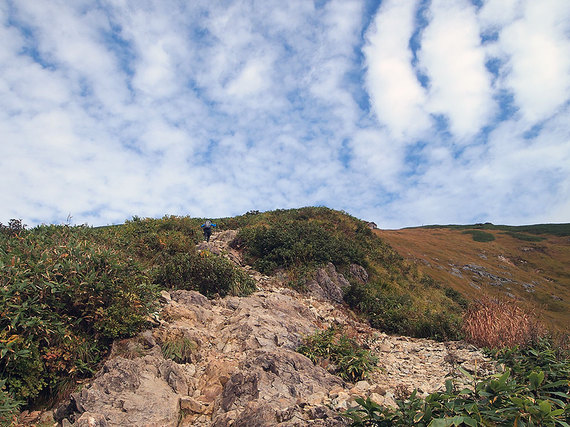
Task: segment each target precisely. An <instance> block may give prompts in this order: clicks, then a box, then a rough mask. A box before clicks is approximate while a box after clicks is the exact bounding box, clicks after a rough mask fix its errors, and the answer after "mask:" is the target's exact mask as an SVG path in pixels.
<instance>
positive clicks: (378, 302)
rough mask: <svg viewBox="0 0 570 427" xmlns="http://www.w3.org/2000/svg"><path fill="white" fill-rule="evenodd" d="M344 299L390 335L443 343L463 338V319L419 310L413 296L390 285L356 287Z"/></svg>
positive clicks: (375, 325) (442, 312)
mask: <svg viewBox="0 0 570 427" xmlns="http://www.w3.org/2000/svg"><path fill="white" fill-rule="evenodd" d="M345 299H346V301H347V303H348V304H349V305H350V306H351V307H354V308H356V309H357V310H358V311H360V312H362V313H364V314H365V315H366V317H367V318H368V319H369V321H370V325H371V326H372V327H374V328H377V329H380V330H382V331H385V332H388V333H394V334H402V335H409V336H415V337H419V338H434V339H437V340H443V341H445V340H453V339H460V338H461V337H462V334H461V316H459V315H458V314H455V313H453V312H450V311H444V310H441V311H436V310H432V309H429V308H428V309H422V310H420V309H418V307H417V306H416V304H415V303H414V300H413V298H412V296H411V295H410V294H407V293H398V292H397V291H395V290H394V289H392V288H391V287H390V286H388V285H381V284H377V283H370V284H366V285H363V284H358V283H353V284H352V285H351V288H350V289H349V291H348V293H347V295H346V296H345Z"/></svg>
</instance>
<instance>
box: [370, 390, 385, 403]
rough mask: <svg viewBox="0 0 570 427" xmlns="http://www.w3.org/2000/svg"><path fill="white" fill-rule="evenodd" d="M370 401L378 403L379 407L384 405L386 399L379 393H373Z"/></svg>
mask: <svg viewBox="0 0 570 427" xmlns="http://www.w3.org/2000/svg"><path fill="white" fill-rule="evenodd" d="M370 400H372V401H373V402H376V403H377V404H379V405H382V404H383V403H384V397H383V396H381V395H380V394H378V393H371V394H370Z"/></svg>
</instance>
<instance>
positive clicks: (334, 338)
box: [297, 327, 378, 382]
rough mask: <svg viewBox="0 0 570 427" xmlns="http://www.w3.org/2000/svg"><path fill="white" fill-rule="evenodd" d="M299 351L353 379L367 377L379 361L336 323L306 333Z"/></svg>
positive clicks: (336, 372) (347, 378)
mask: <svg viewBox="0 0 570 427" xmlns="http://www.w3.org/2000/svg"><path fill="white" fill-rule="evenodd" d="M297 351H298V352H299V353H301V354H303V355H305V356H307V357H308V358H309V359H311V361H312V362H313V363H314V364H315V365H321V366H323V367H327V368H328V369H329V370H330V371H332V372H333V373H335V374H336V375H338V376H340V377H341V378H343V379H344V380H346V381H352V382H356V381H360V380H362V379H365V378H366V377H367V375H368V373H369V372H370V371H372V370H373V369H374V368H375V366H376V365H377V363H378V360H377V359H376V357H374V356H372V355H371V354H370V352H368V351H367V350H364V349H363V348H361V347H360V346H359V345H358V343H356V341H354V340H353V339H351V338H349V337H348V336H346V335H345V334H343V333H342V330H340V329H336V328H334V327H330V328H328V329H325V330H322V331H317V332H315V333H314V334H313V335H310V336H308V337H305V339H304V342H303V344H302V345H300V346H299V347H298V348H297Z"/></svg>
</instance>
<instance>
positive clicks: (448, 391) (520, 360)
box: [344, 340, 570, 427]
mask: <svg viewBox="0 0 570 427" xmlns="http://www.w3.org/2000/svg"><path fill="white" fill-rule="evenodd" d="M495 356H497V357H498V360H499V361H500V362H503V363H505V364H506V366H507V368H506V370H505V371H504V372H503V373H500V374H496V375H491V376H489V377H486V378H476V377H473V376H472V375H470V374H468V373H467V372H465V371H462V372H463V374H464V375H465V376H467V379H468V380H469V381H470V382H471V386H470V387H467V388H463V389H458V388H456V387H455V386H454V385H453V382H452V381H451V380H447V381H446V383H445V390H444V391H441V392H436V393H432V394H430V395H429V396H427V397H425V398H420V397H418V395H417V391H414V392H413V393H412V394H411V396H410V397H409V398H407V399H400V400H396V403H397V407H396V408H389V407H383V406H380V405H378V404H377V403H375V402H373V401H371V400H370V399H367V400H364V399H361V398H358V399H356V402H357V403H358V406H356V407H354V408H352V409H350V410H349V411H347V412H346V413H345V414H344V415H345V416H346V417H348V418H350V419H351V420H352V426H357V427H360V426H411V425H415V426H428V425H429V426H435V427H437V426H463V425H466V426H494V425H515V426H539V425H540V426H567V425H568V422H569V421H570V398H569V394H568V392H569V381H568V374H569V372H570V360H569V358H568V354H567V353H566V354H563V355H559V357H555V351H554V350H553V348H552V344H551V343H550V342H548V341H546V340H543V341H541V342H540V343H539V345H538V346H535V347H531V348H526V349H522V350H521V349H519V348H512V349H508V350H503V351H499V352H498V353H497V352H495ZM529 356H532V357H529ZM544 361H548V364H547V366H546V370H542V366H543V365H544Z"/></svg>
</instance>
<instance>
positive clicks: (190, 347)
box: [160, 337, 197, 363]
mask: <svg viewBox="0 0 570 427" xmlns="http://www.w3.org/2000/svg"><path fill="white" fill-rule="evenodd" d="M160 348H161V350H162V354H163V355H164V357H165V358H167V359H172V360H174V361H175V362H176V363H189V362H191V361H192V353H193V352H194V351H195V350H196V348H197V345H196V343H195V342H193V341H190V340H189V339H188V338H186V337H176V338H170V339H167V340H166V341H164V342H163V343H162V344H161V345H160Z"/></svg>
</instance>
